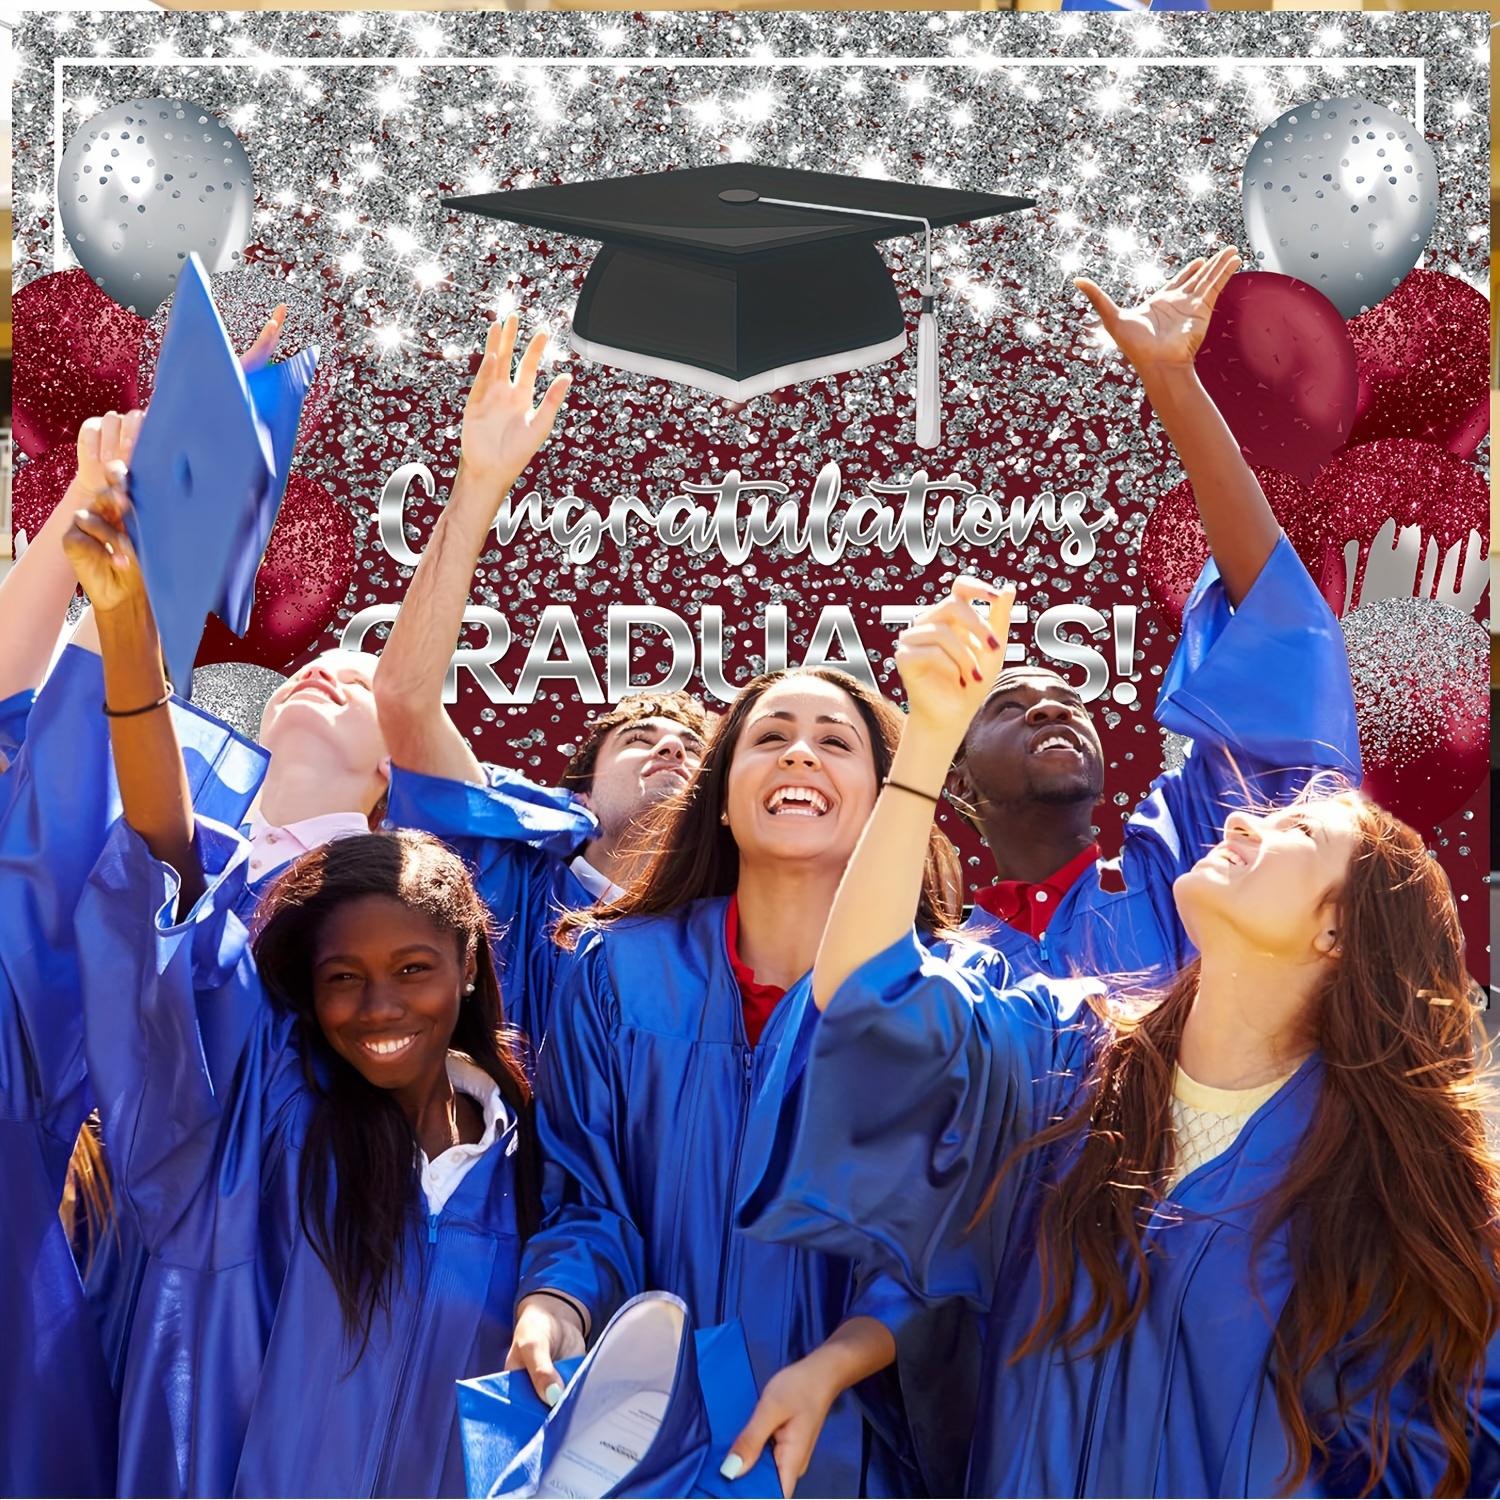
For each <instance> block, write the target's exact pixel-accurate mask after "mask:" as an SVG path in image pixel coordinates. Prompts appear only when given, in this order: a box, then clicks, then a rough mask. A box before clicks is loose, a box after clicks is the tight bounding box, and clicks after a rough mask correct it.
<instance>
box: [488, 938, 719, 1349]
mask: <svg viewBox="0 0 1500 1500" xmlns="http://www.w3.org/2000/svg"><path fill="white" fill-rule="evenodd" d="M555 1017H556V1018H555V1020H554V1023H553V1026H552V1029H551V1031H550V1032H549V1033H548V1036H547V1041H546V1043H545V1045H544V1046H543V1047H542V1050H541V1054H540V1056H539V1057H538V1060H537V1133H538V1137H539V1139H540V1141H541V1148H542V1158H543V1161H544V1162H545V1164H546V1165H545V1169H544V1177H543V1193H542V1206H543V1209H544V1211H545V1215H546V1217H545V1218H544V1220H543V1223H542V1227H541V1229H540V1230H539V1231H538V1232H537V1233H536V1234H534V1235H533V1236H532V1237H531V1239H530V1241H529V1242H528V1243H527V1246H526V1253H525V1256H524V1258H523V1260H522V1262H521V1284H520V1289H519V1291H518V1293H517V1297H518V1299H519V1298H520V1297H524V1296H526V1295H527V1294H528V1293H530V1292H539V1291H547V1290H551V1291H557V1292H561V1293H563V1294H564V1295H565V1296H568V1297H571V1298H573V1300H574V1301H576V1302H580V1303H582V1304H583V1306H584V1307H586V1308H587V1309H588V1311H589V1316H590V1318H591V1320H592V1327H593V1329H595V1330H598V1329H601V1328H603V1326H604V1325H605V1323H606V1322H608V1320H609V1319H610V1318H611V1317H613V1316H614V1314H615V1312H616V1310H617V1309H618V1308H619V1307H620V1306H621V1304H622V1303H624V1302H625V1301H626V1300H627V1299H628V1298H630V1297H633V1296H635V1294H636V1293H637V1292H642V1291H645V1290H646V1287H645V1285H644V1282H645V1251H644V1244H643V1240H642V1237H641V1232H640V1230H639V1228H638V1227H637V1226H636V1222H635V1219H634V1217H633V1214H632V1211H631V1206H630V1195H629V1192H628V1189H627V1184H626V1181H625V1173H624V1166H623V1163H624V1160H625V1149H624V1136H625V1132H626V1130H627V1129H628V1121H629V1101H628V1099H626V1098H625V1090H624V1088H623V1087H622V1085H621V1078H620V1068H619V1057H618V1048H617V1045H616V1042H615V1035H614V1033H615V1029H616V1024H617V1022H618V1018H619V1009H618V1004H617V1002H616V1000H615V996H614V987H613V984H612V982H611V980H610V977H609V971H608V967H607V965H606V964H605V961H604V956H603V951H602V939H601V938H600V936H599V935H597V934H596V935H594V936H592V937H591V938H589V939H588V940H587V941H586V942H585V943H584V944H583V945H582V946H581V948H580V950H579V952H578V954H577V956H576V958H575V959H574V961H573V962H572V963H571V964H570V965H568V972H567V976H566V978H565V980H564V983H563V988H562V992H561V994H560V996H559V999H558V1004H557V1007H556V1011H555ZM726 1170H728V1168H727V1165H726Z"/></svg>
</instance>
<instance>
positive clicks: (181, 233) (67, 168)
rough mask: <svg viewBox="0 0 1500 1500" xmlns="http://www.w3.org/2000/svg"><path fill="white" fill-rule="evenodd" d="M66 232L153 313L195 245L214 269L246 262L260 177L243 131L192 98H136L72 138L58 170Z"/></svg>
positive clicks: (97, 275) (111, 280) (81, 253)
mask: <svg viewBox="0 0 1500 1500" xmlns="http://www.w3.org/2000/svg"><path fill="white" fill-rule="evenodd" d="M57 204H58V209H59V212H60V213H61V215H62V227H63V233H64V234H66V235H67V237H68V243H69V244H70V245H71V246H72V247H73V253H74V254H75V255H76V256H77V257H78V263H79V264H80V265H81V266H82V267H83V268H84V270H85V271H87V272H88V273H89V275H90V276H92V277H93V278H94V280H95V281H96V282H97V283H98V285H99V286H100V288H101V289H102V290H103V291H104V292H105V293H106V294H107V295H109V296H110V297H113V298H114V300H115V301H116V302H118V303H119V304H120V305H121V306H122V307H128V308H130V309H131V311H133V312H137V313H139V314H140V315H141V316H142V317H143V318H149V317H150V316H151V314H152V313H154V312H155V311H156V309H157V308H158V307H160V306H161V304H162V302H163V301H164V300H165V299H166V298H167V297H169V296H170V295H171V293H172V289H173V288H174V287H175V286H176V284H177V273H178V271H179V270H180V269H181V268H182V265H183V262H184V261H186V260H187V258H188V256H189V255H191V254H192V253H193V252H194V251H196V252H197V253H198V256H199V258H200V259H201V260H202V262H203V264H204V267H205V269H207V270H208V271H209V272H210V273H212V272H214V271H226V270H228V269H229V268H230V267H232V266H235V265H238V264H239V263H240V254H241V252H242V251H243V250H244V248H245V245H246V244H247V243H248V241H249V239H250V226H251V221H252V219H253V217H254V213H255V181H254V177H253V176H252V174H251V171H250V158H249V157H248V156H247V155H246V154H245V147H244V145H243V144H242V143H241V141H240V138H239V137H238V136H237V135H236V134H235V133H234V132H233V131H232V130H231V129H229V127H228V126H227V125H225V124H224V122H223V121H222V120H220V119H219V118H218V117H217V116H215V115H213V114H210V113H209V111H208V110H206V109H203V108H201V107H200V106H199V105H196V104H193V103H192V102H190V101H189V100H186V99H131V100H129V101H128V102H127V103H124V104H116V105H113V106H111V107H110V108H109V109H106V110H105V111H104V112H103V113H102V114H97V115H95V116H94V117H93V118H92V119H91V120H89V122H88V123H87V124H86V125H84V126H83V127H82V128H81V129H80V130H79V131H78V132H77V133H76V134H75V135H74V136H73V139H72V140H70V141H69V142H68V146H67V150H65V151H64V152H63V159H62V166H61V168H60V169H59V171H58V174H57Z"/></svg>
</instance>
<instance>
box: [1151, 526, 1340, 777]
mask: <svg viewBox="0 0 1500 1500" xmlns="http://www.w3.org/2000/svg"><path fill="white" fill-rule="evenodd" d="M1156 717H1157V720H1158V722H1159V723H1161V724H1162V726H1163V727H1164V728H1167V729H1170V730H1172V731H1173V732H1174V733H1176V734H1185V735H1187V736H1188V737H1189V738H1190V739H1191V740H1192V741H1193V743H1194V746H1195V748H1196V749H1197V750H1198V751H1199V752H1200V753H1201V752H1202V751H1205V750H1207V749H1209V748H1210V747H1212V748H1213V749H1215V750H1218V751H1221V752H1222V751H1227V752H1229V754H1230V755H1232V756H1233V757H1234V758H1236V759H1237V760H1239V761H1241V762H1242V765H1243V770H1244V772H1245V774H1246V776H1247V777H1249V778H1250V779H1251V790H1252V792H1253V793H1254V794H1255V795H1257V796H1272V795H1275V794H1276V792H1277V790H1278V786H1279V778H1281V777H1285V776H1286V775H1289V774H1290V775H1294V776H1296V775H1300V776H1302V777H1303V778H1305V777H1306V776H1307V775H1308V774H1309V773H1310V772H1312V771H1317V770H1328V771H1336V772H1338V773H1340V774H1342V775H1344V776H1347V777H1349V778H1350V779H1351V780H1354V781H1358V779H1359V776H1360V765H1359V730H1358V726H1357V724H1356V722H1355V717H1354V687H1353V684H1352V683H1351V681H1350V677H1349V658H1348V655H1347V653H1346V651H1345V649H1344V637H1343V633H1342V631H1341V630H1340V629H1339V623H1338V621H1337V620H1336V619H1335V618H1334V616H1333V611H1332V610H1330V609H1329V608H1328V605H1327V604H1326V603H1325V602H1324V599H1323V597H1322V595H1321V594H1319V593H1318V590H1317V587H1316V585H1315V584H1314V583H1313V581H1312V579H1311V578H1310V577H1309V576H1308V572H1307V569H1306V568H1304V567H1303V566H1302V563H1301V560H1300V559H1299V558H1298V556H1297V554H1296V553H1295V552H1294V551H1293V550H1292V544H1291V543H1290V542H1289V541H1287V539H1286V537H1284V536H1283V537H1282V538H1281V540H1280V541H1279V542H1277V544H1276V547H1275V550H1274V551H1273V552H1272V553H1271V556H1270V557H1269V558H1268V559H1267V561H1266V565H1265V567H1263V568H1262V569H1261V571H1260V576H1259V577H1258V578H1256V580H1255V582H1254V584H1252V585H1251V588H1250V592H1249V593H1248V594H1246V595H1245V597H1244V599H1243V600H1242V601H1241V602H1240V606H1239V608H1238V609H1234V610H1231V608H1230V606H1229V599H1228V596H1227V594H1226V593H1225V591H1224V584H1223V581H1222V580H1221V579H1220V577H1219V570H1218V568H1217V567H1216V566H1215V565H1214V563H1213V562H1212V561H1210V562H1209V563H1208V564H1207V566H1206V567H1205V568H1204V570H1203V573H1202V576H1201V577H1200V578H1199V579H1198V583H1197V585H1196V587H1195V588H1194V589H1193V593H1192V597H1191V598H1190V599H1189V600H1188V603H1187V608H1186V609H1185V610H1184V612H1183V620H1182V639H1181V640H1180V641H1179V642H1178V644H1177V649H1176V651H1175V652H1174V653H1173V655H1172V660H1171V662H1170V664H1169V665H1168V667H1167V672H1166V676H1165V677H1164V678H1163V680H1162V686H1161V693H1160V695H1159V696H1158V698H1157V704H1156ZM1263 778H1269V780H1267V781H1265V782H1264V784H1262V783H1263ZM1235 785H1236V786H1238V780H1237V778H1236V780H1235Z"/></svg>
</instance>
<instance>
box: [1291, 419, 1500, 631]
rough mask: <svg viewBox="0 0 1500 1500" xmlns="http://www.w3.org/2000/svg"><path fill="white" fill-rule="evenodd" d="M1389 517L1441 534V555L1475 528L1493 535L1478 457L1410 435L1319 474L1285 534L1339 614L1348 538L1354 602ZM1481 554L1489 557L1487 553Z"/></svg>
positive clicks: (1427, 536) (1354, 451) (1370, 446)
mask: <svg viewBox="0 0 1500 1500" xmlns="http://www.w3.org/2000/svg"><path fill="white" fill-rule="evenodd" d="M1387 521H1394V522H1395V523H1396V528H1397V530H1398V531H1400V530H1402V529H1404V528H1405V527H1408V526H1419V527H1421V529H1422V538H1423V542H1424V544H1425V543H1426V542H1427V541H1428V540H1431V541H1433V542H1436V544H1437V548H1438V553H1439V556H1440V557H1441V556H1443V555H1446V554H1447V552H1448V551H1449V549H1450V548H1452V547H1454V546H1460V545H1462V544H1463V543H1465V542H1466V541H1467V540H1468V537H1469V533H1470V532H1473V531H1477V532H1479V534H1480V535H1481V536H1486V535H1488V528H1489V486H1488V485H1487V484H1486V483H1485V479H1484V475H1483V474H1481V473H1480V471H1479V470H1478V469H1476V468H1475V467H1474V465H1473V464H1471V463H1466V462H1465V461H1464V460H1463V459H1461V458H1455V457H1454V456H1453V455H1452V454H1451V453H1449V452H1448V451H1447V449H1445V448H1439V447H1437V446H1436V444H1433V443H1419V442H1416V441H1415V440H1413V439H1411V438H1384V439H1382V440H1380V441H1378V442H1374V443H1365V444H1363V445H1361V446H1360V447H1358V448H1351V449H1350V450H1349V451H1348V452H1347V453H1344V454H1341V455H1340V456H1339V457H1338V458H1336V459H1335V460H1334V461H1333V462H1332V463H1331V464H1329V466H1328V467H1327V468H1326V469H1325V470H1324V471H1323V472H1322V474H1320V475H1319V476H1318V481H1317V483H1316V484H1315V485H1314V486H1313V493H1312V504H1311V505H1309V506H1307V507H1305V508H1304V509H1303V510H1301V511H1300V512H1299V513H1298V514H1297V515H1295V516H1293V517H1292V518H1291V519H1290V520H1289V521H1288V522H1287V523H1286V528H1287V536H1288V537H1289V538H1290V540H1291V543H1292V545H1293V546H1294V547H1295V548H1296V549H1297V553H1298V556H1300V557H1301V559H1302V561H1303V562H1304V563H1305V564H1306V565H1307V569H1308V571H1309V572H1310V573H1311V574H1312V575H1313V577H1314V578H1315V579H1317V580H1318V585H1319V587H1320V588H1321V589H1322V590H1323V597H1324V598H1326V599H1327V600H1328V602H1329V604H1330V605H1331V606H1332V607H1333V610H1334V612H1335V613H1336V614H1342V613H1343V607H1344V599H1345V596H1346V594H1348V592H1349V590H1348V586H1347V578H1346V573H1345V566H1344V548H1345V546H1346V545H1347V544H1348V543H1349V542H1351V541H1353V542H1358V543H1359V544H1360V557H1359V564H1358V566H1357V568H1356V570H1355V576H1354V591H1353V595H1352V597H1353V600H1354V602H1355V604H1356V605H1357V604H1358V603H1359V600H1360V593H1361V590H1362V588H1363V584H1364V575H1365V566H1366V564H1367V562H1368V561H1369V551H1370V544H1371V542H1373V541H1374V540H1375V537H1376V534H1377V533H1378V532H1379V531H1380V530H1381V528H1382V527H1383V526H1384V525H1385V523H1386V522H1387ZM1479 562H1480V565H1481V566H1483V565H1484V564H1485V559H1484V558H1483V556H1482V555H1481V557H1480V559H1479ZM1420 576H1421V570H1420V568H1419V571H1418V577H1419V578H1420Z"/></svg>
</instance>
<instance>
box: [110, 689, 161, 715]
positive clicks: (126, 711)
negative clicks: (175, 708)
mask: <svg viewBox="0 0 1500 1500" xmlns="http://www.w3.org/2000/svg"><path fill="white" fill-rule="evenodd" d="M171 701H172V684H171V683H170V682H169V683H168V684H167V690H166V692H165V693H163V694H162V695H161V697H160V698H158V699H157V700H156V702H155V703H143V704H141V706H140V707H139V708H111V707H110V706H109V704H107V703H106V704H104V705H103V707H104V717H105V718H106V719H134V718H136V717H138V716H139V715H141V714H149V713H151V712H152V711H153V710H154V709H158V708H165V707H166V706H167V704H169V703H170V702H171Z"/></svg>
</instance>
